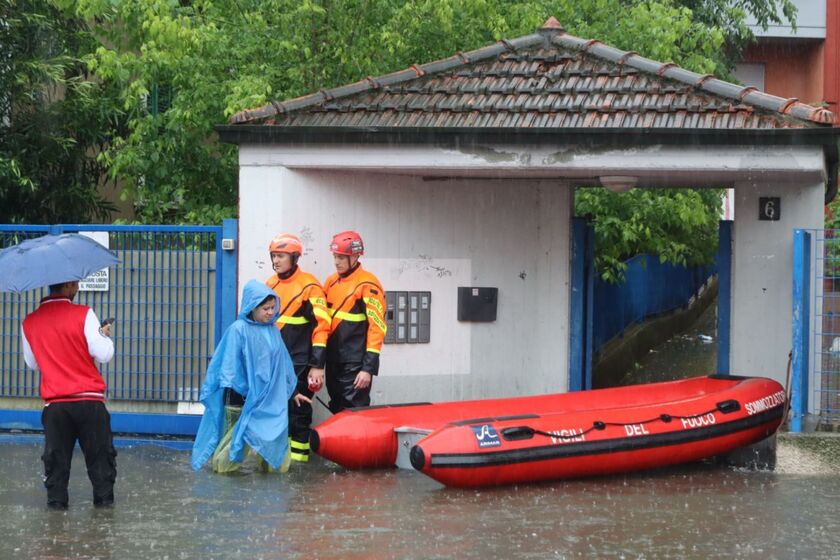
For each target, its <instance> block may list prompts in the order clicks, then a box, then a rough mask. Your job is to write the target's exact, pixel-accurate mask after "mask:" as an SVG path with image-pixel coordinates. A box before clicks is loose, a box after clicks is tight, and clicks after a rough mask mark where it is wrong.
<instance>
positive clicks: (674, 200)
mask: <svg viewBox="0 0 840 560" xmlns="http://www.w3.org/2000/svg"><path fill="white" fill-rule="evenodd" d="M721 194H722V191H721V190H720V189H633V190H632V191H629V192H627V193H623V194H615V193H611V192H609V191H607V190H606V189H601V188H590V189H578V191H577V193H576V196H575V211H576V213H577V215H578V216H589V217H591V220H592V225H593V228H594V230H595V251H596V256H595V265H596V267H597V269H598V270H599V272H600V273H601V277H602V278H604V279H605V280H609V281H618V280H620V279H622V278H623V275H624V271H625V270H626V269H627V266H626V265H625V264H624V261H625V260H627V259H629V258H630V257H633V256H635V255H638V254H645V253H647V254H651V255H658V256H659V260H660V261H661V262H670V263H673V264H682V265H695V264H708V263H710V262H711V260H712V258H713V257H714V254H715V252H716V251H717V245H718V243H717V241H718V240H717V233H718V220H719V219H720V210H721Z"/></svg>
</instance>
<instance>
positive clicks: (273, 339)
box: [192, 280, 297, 470]
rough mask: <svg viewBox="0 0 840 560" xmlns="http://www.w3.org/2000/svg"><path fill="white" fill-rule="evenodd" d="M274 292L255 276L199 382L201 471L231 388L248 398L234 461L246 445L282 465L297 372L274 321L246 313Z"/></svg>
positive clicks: (197, 452)
mask: <svg viewBox="0 0 840 560" xmlns="http://www.w3.org/2000/svg"><path fill="white" fill-rule="evenodd" d="M268 296H274V297H275V298H277V296H276V294H275V293H274V292H273V291H271V290H270V289H269V288H268V287H267V286H266V285H265V284H263V283H261V282H257V281H256V280H251V281H249V282H248V283H247V284H246V285H245V290H244V292H243V294H242V305H240V311H239V316H238V317H237V319H236V321H234V322H233V324H232V325H231V326H230V327H228V328H227V330H226V331H225V333H224V335H223V336H222V340H221V341H219V345H218V346H217V347H216V351H215V352H214V354H213V359H212V360H211V361H210V365H209V366H208V367H207V376H206V378H205V380H204V385H203V386H202V387H201V402H202V403H203V404H204V416H202V418H201V424H200V425H199V427H198V433H197V434H196V436H195V444H194V445H193V452H192V467H193V469H195V470H199V469H200V468H201V467H202V465H204V463H206V462H207V460H208V459H209V458H210V457H211V456H212V455H213V452H214V451H215V449H216V446H217V445H218V444H219V440H220V439H221V437H222V434H223V429H224V426H223V424H224V419H225V412H224V402H223V400H224V392H225V387H229V388H231V389H233V390H234V391H236V392H237V393H239V394H241V395H242V396H244V397H245V405H244V406H243V407H242V413H241V415H240V417H239V420H238V421H237V423H236V426H235V427H234V431H233V434H232V438H231V444H230V460H231V461H232V462H237V463H241V462H242V460H243V455H244V444H248V445H249V446H250V447H251V449H253V450H254V451H256V452H257V453H259V454H260V455H261V456H262V458H263V459H265V461H266V462H267V463H268V464H269V465H271V467H272V468H274V469H278V468H279V467H280V463H281V462H282V460H283V457H284V455H285V454H286V452H287V451H288V447H289V442H288V427H289V420H288V402H289V399H290V398H291V396H292V395H293V394H294V390H295V386H296V385H297V377H296V376H295V371H294V368H293V366H292V361H291V359H290V358H289V352H288V351H287V350H286V346H285V345H284V344H283V339H282V338H281V336H280V330H279V329H278V328H277V327H276V326H275V324H274V322H275V321H276V320H277V316H278V315H279V312H280V301H279V298H278V300H277V302H276V309H275V315H274V317H273V318H272V320H271V321H269V322H268V323H258V322H256V321H254V320H253V319H251V318H250V317H248V314H249V313H251V311H253V310H254V308H256V307H257V306H258V305H259V304H260V303H261V302H262V301H263V300H264V299H265V298H266V297H268Z"/></svg>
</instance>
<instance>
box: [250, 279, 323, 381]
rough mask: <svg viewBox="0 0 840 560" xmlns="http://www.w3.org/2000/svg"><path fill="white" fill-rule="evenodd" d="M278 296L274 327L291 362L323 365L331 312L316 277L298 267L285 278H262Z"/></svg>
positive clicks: (317, 366)
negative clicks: (278, 308) (275, 325)
mask: <svg viewBox="0 0 840 560" xmlns="http://www.w3.org/2000/svg"><path fill="white" fill-rule="evenodd" d="M265 285H266V286H268V287H269V288H271V289H272V290H273V291H274V293H275V294H277V296H278V297H279V298H280V316H279V317H278V318H277V328H278V329H280V334H281V335H282V336H283V342H284V343H285V344H286V348H287V349H288V350H289V354H290V355H291V357H292V362H293V363H294V364H298V365H300V364H308V365H310V366H312V367H315V368H323V367H324V363H325V362H326V348H327V338H328V337H329V334H330V314H329V312H328V311H327V300H326V296H325V294H324V290H323V288H321V284H320V283H319V282H318V280H317V279H316V278H315V277H314V276H312V275H311V274H309V273H307V272H303V271H302V270H301V269H300V268H297V269H296V270H295V272H294V273H293V274H292V275H291V276H289V277H288V278H285V279H283V278H280V277H279V276H278V275H276V274H274V275H272V276H271V277H270V278H269V279H268V280H266V281H265Z"/></svg>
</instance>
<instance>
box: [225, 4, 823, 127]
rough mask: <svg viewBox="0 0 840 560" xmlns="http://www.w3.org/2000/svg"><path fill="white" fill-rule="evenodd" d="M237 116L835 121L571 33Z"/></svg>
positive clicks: (548, 34)
mask: <svg viewBox="0 0 840 560" xmlns="http://www.w3.org/2000/svg"><path fill="white" fill-rule="evenodd" d="M230 122H231V123H232V124H262V125H270V126H275V127H289V128H294V127H325V128H339V129H341V128H387V129H399V128H403V127H413V128H437V129H440V128H496V129H499V128H501V129H531V130H534V129H558V128H564V129H570V128H576V129H580V128H604V129H606V128H639V129H651V128H658V129H674V128H683V129H696V128H699V129H768V128H808V127H814V126H819V125H831V124H832V123H833V122H834V115H833V114H832V113H831V112H830V111H828V110H826V109H823V108H818V107H812V106H810V105H806V104H804V103H799V102H798V101H797V100H796V99H783V98H781V97H776V96H773V95H769V94H766V93H763V92H760V91H758V90H756V89H755V88H753V87H744V86H739V85H736V84H732V83H729V82H724V81H722V80H719V79H717V78H714V77H713V76H709V75H706V76H704V75H701V74H697V73H695V72H690V71H688V70H685V69H683V68H680V67H678V66H676V65H674V64H667V63H666V64H663V63H661V62H656V61H653V60H650V59H647V58H644V57H642V56H639V55H638V54H636V53H633V52H626V51H621V50H619V49H615V48H613V47H610V46H607V45H604V44H603V43H601V42H600V41H597V40H591V41H590V40H585V39H580V38H578V37H574V36H572V35H569V34H568V33H566V32H565V31H564V30H563V29H562V28H561V27H560V25H559V23H557V20H555V19H554V18H551V19H549V20H548V21H547V22H546V23H545V25H544V26H543V27H542V29H540V30H539V31H538V32H537V33H534V34H532V35H526V36H524V37H520V38H517V39H513V40H509V41H505V40H502V41H500V42H498V43H496V44H493V45H490V46H487V47H483V48H480V49H477V50H474V51H470V52H468V53H458V54H456V55H454V56H452V57H450V58H446V59H443V60H438V61H435V62H430V63H427V64H420V65H414V66H412V67H410V68H407V69H405V70H402V71H399V72H394V73H392V74H387V75H385V76H380V77H376V78H373V77H369V78H367V79H364V80H361V81H359V82H356V83H352V84H349V85H346V86H342V87H337V88H333V89H327V90H321V91H318V92H317V93H313V94H311V95H306V96H304V97H299V98H296V99H290V100H287V101H282V102H279V101H274V102H271V103H270V104H268V105H265V106H263V107H260V108H257V109H252V110H246V111H241V112H239V113H237V114H236V115H234V116H233V117H232V118H231V121H230Z"/></svg>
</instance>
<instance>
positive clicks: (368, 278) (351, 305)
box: [324, 265, 388, 375]
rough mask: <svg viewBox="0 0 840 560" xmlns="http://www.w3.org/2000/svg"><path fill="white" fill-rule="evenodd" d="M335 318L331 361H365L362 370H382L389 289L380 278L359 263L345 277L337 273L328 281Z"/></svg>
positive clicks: (371, 372) (330, 302)
mask: <svg viewBox="0 0 840 560" xmlns="http://www.w3.org/2000/svg"><path fill="white" fill-rule="evenodd" d="M324 289H325V291H326V292H327V307H328V308H329V311H330V315H331V316H332V322H331V326H330V338H329V341H328V342H327V361H328V362H337V363H361V364H362V371H366V372H368V373H370V374H371V375H376V374H378V373H379V352H380V351H381V350H382V342H383V341H384V340H385V333H386V331H387V330H388V327H387V326H386V325H385V292H384V291H383V290H382V285H381V284H380V283H379V280H378V279H377V278H376V276H374V275H373V274H371V273H370V272H368V271H366V270H364V269H362V266H361V265H357V266H356V269H355V270H353V271H352V272H351V273H350V274H348V275H347V276H345V277H341V276H339V275H338V274H333V275H332V276H330V277H329V278H327V281H326V282H325V283H324Z"/></svg>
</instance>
